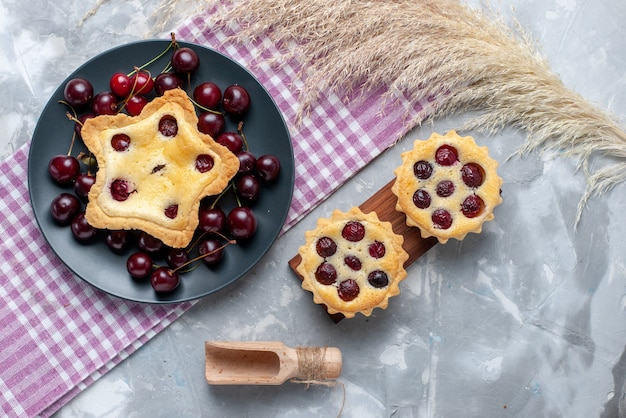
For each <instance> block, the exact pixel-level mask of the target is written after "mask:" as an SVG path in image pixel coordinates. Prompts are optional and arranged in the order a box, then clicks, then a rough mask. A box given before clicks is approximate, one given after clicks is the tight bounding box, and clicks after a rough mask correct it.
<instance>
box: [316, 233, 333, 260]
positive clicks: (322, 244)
mask: <svg viewBox="0 0 626 418" xmlns="http://www.w3.org/2000/svg"><path fill="white" fill-rule="evenodd" d="M315 250H316V252H317V254H318V255H319V256H320V257H324V258H326V257H330V256H331V255H333V254H335V252H336V251H337V243H336V242H335V241H333V240H332V238H328V237H322V238H320V239H318V240H317V244H316V245H315Z"/></svg>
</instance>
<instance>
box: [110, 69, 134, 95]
mask: <svg viewBox="0 0 626 418" xmlns="http://www.w3.org/2000/svg"><path fill="white" fill-rule="evenodd" d="M109 88H110V89H111V92H113V94H115V95H116V96H117V97H119V98H120V99H125V98H126V97H128V95H130V92H131V90H132V84H131V82H130V77H129V76H127V75H126V74H124V73H115V74H113V75H112V76H111V78H110V79H109Z"/></svg>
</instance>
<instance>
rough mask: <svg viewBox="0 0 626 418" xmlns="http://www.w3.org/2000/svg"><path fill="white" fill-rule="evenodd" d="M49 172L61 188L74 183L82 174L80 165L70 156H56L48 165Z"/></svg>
mask: <svg viewBox="0 0 626 418" xmlns="http://www.w3.org/2000/svg"><path fill="white" fill-rule="evenodd" d="M48 172H49V173H50V176H51V177H52V179H53V180H54V181H55V182H56V183H57V184H59V185H61V186H66V185H68V184H70V183H71V182H73V181H74V180H75V179H76V177H77V176H78V173H79V172H80V163H79V162H78V159H76V157H72V156H70V155H56V156H54V157H52V158H51V159H50V162H49V163H48Z"/></svg>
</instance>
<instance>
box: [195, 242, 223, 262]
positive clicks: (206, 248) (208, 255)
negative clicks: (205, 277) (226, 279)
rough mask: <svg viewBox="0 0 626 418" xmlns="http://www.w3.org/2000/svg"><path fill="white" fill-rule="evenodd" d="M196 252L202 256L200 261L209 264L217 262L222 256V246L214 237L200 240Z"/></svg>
mask: <svg viewBox="0 0 626 418" xmlns="http://www.w3.org/2000/svg"><path fill="white" fill-rule="evenodd" d="M198 252H199V253H200V255H203V256H204V257H203V258H202V261H204V263H205V264H207V265H209V266H213V265H215V264H217V263H219V262H220V261H221V260H222V258H224V246H223V245H222V243H221V242H220V241H219V240H217V239H214V238H209V239H205V240H202V241H201V242H200V243H199V244H198Z"/></svg>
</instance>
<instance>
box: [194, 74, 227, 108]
mask: <svg viewBox="0 0 626 418" xmlns="http://www.w3.org/2000/svg"><path fill="white" fill-rule="evenodd" d="M193 99H194V100H195V102H196V103H198V104H199V105H200V106H202V107H205V108H207V109H217V107H218V106H219V105H220V101H221V100H222V90H220V88H219V87H218V85H217V84H215V83H213V82H212V81H207V82H205V83H202V84H199V85H198V86H196V88H195V89H194V90H193Z"/></svg>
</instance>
